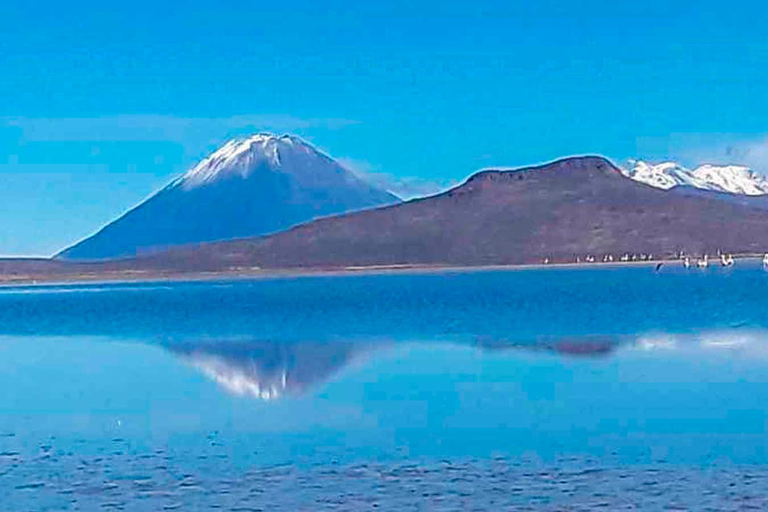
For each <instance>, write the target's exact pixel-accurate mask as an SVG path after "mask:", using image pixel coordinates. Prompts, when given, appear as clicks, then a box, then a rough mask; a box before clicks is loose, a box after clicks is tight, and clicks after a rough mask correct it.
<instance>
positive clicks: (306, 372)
mask: <svg viewBox="0 0 768 512" xmlns="http://www.w3.org/2000/svg"><path fill="white" fill-rule="evenodd" d="M165 348H167V349H168V350H169V351H171V352H172V353H173V354H175V355H176V356H178V357H180V358H181V359H183V360H184V361H186V362H187V363H189V364H191V365H192V366H194V367H196V368H198V369H199V370H200V371H202V372H203V373H204V374H205V375H206V376H207V377H209V378H210V379H212V380H214V381H215V382H217V383H218V384H219V385H221V386H222V387H223V388H224V389H226V390H227V391H229V392H230V393H233V394H235V395H241V396H251V397H254V398H261V399H263V400H272V399H275V398H279V397H282V396H284V395H298V394H301V393H303V392H305V391H306V390H307V389H308V388H309V387H311V386H313V385H314V384H316V383H319V382H323V381H325V380H327V379H329V378H330V377H331V376H332V375H333V374H334V373H336V372H338V371H339V370H341V369H342V368H344V367H345V366H346V365H348V364H349V363H350V362H351V360H352V358H353V357H354V356H355V355H356V354H358V353H361V352H363V351H366V350H368V348H370V345H367V344H362V343H348V342H329V343H319V342H300V343H281V342H274V341H236V342H232V341H219V342H213V341H209V342H205V343H174V344H168V345H165Z"/></svg>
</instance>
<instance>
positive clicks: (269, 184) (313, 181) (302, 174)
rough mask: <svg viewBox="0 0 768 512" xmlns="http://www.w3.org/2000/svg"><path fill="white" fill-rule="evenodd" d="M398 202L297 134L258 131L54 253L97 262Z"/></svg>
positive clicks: (253, 233)
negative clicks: (89, 235)
mask: <svg viewBox="0 0 768 512" xmlns="http://www.w3.org/2000/svg"><path fill="white" fill-rule="evenodd" d="M399 201H400V200H399V198H397V197H396V196H394V195H393V194H391V193H389V192H387V191H385V190H382V189H379V188H376V187H374V186H372V185H370V184H368V183H366V182H365V181H363V180H362V179H360V178H358V177H357V176H355V175H354V174H352V173H351V172H350V171H348V170H347V169H345V168H344V167H342V166H341V165H340V164H339V163H337V162H336V161H335V160H333V159H332V158H331V157H329V156H328V155H326V154H324V153H322V152H320V151H318V150H317V149H316V148H315V147H313V146H312V145H310V144H309V143H307V142H305V141H304V140H302V139H300V138H298V137H295V136H291V135H283V136H276V135H273V134H269V133H261V134H258V135H254V136H251V137H248V138H245V139H238V140H232V141H230V142H227V143H226V144H224V145H223V146H222V147H221V148H219V149H218V150H216V151H215V152H213V153H212V154H211V155H209V156H208V157H206V158H204V159H203V160H202V161H201V162H200V163H198V164H197V165H196V166H195V167H194V168H192V169H191V170H190V171H189V172H187V173H186V174H184V175H183V176H181V177H180V178H178V179H176V180H174V181H173V182H171V183H170V184H169V185H168V186H167V187H165V188H164V189H162V190H160V191H159V192H157V193H156V194H155V195H153V196H152V197H150V198H149V199H147V200H146V201H144V202H143V203H141V204H139V205H138V206H137V207H136V208H134V209H133V210H130V211H129V212H128V213H126V214H125V215H123V216H122V217H120V218H118V219H117V220H115V221H114V222H112V223H110V224H108V225H107V226H106V227H104V228H103V229H101V230H100V231H99V232H98V233H96V234H94V235H93V236H91V237H89V238H86V239H85V240H83V241H81V242H79V243H77V244H76V245H74V246H72V247H70V248H68V249H65V250H64V251H62V252H61V253H60V254H59V255H58V257H59V258H63V259H78V260H98V259H106V258H115V257H125V256H134V255H136V254H140V253H146V252H152V251H156V250H159V249H164V248H168V247H171V246H176V245H183V244H190V243H199V242H209V241H215V240H226V239H231V238H240V237H249V236H257V235H263V234H267V233H274V232H277V231H281V230H284V229H287V228H289V227H291V226H294V225H297V224H301V223H303V222H306V221H308V220H311V219H314V218H317V217H322V216H327V215H333V214H340V213H344V212H348V211H352V210H361V209H365V208H372V207H377V206H382V205H387V204H393V203H397V202H399Z"/></svg>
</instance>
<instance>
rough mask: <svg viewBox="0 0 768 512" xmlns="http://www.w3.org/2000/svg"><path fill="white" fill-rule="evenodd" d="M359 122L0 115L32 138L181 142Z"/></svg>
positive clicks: (258, 117)
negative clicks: (207, 136)
mask: <svg viewBox="0 0 768 512" xmlns="http://www.w3.org/2000/svg"><path fill="white" fill-rule="evenodd" d="M354 124H359V122H358V121H355V120H351V119H343V118H301V117H294V116H290V115H240V116H232V117H177V116H166V115H154V114H141V115H118V116H104V117H69V118H42V117H0V126H6V127H17V128H19V129H21V131H22V132H23V137H24V139H26V140H32V141H83V140H89V141H94V140H97V141H98V140H108V141H142V140H168V141H174V142H184V141H185V140H187V139H189V138H190V137H194V136H195V135H196V134H199V133H200V132H201V131H202V132H204V133H209V134H222V133H231V132H233V131H259V130H274V131H294V130H304V129H312V128H322V129H329V130H337V129H340V128H344V127H346V126H349V125H354Z"/></svg>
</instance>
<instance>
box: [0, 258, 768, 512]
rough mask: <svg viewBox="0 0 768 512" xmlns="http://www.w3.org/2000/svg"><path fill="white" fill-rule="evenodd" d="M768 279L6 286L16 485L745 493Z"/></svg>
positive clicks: (7, 506)
mask: <svg viewBox="0 0 768 512" xmlns="http://www.w3.org/2000/svg"><path fill="white" fill-rule="evenodd" d="M766 292H768V273H766V272H764V271H763V270H762V269H761V268H759V267H757V266H751V265H743V264H742V265H740V266H738V267H736V268H735V269H729V270H724V269H720V268H713V269H710V270H708V271H705V272H701V271H698V270H696V271H684V270H683V269H681V268H676V267H671V266H669V265H666V266H665V267H664V268H662V269H661V271H660V272H655V271H654V269H653V268H650V267H636V268H612V269H605V268H601V269H598V268H591V269H590V268H587V269H579V270H564V269H554V268H553V269H544V270H538V271H534V270H531V271H528V270H525V271H523V270H520V271H480V272H448V273H430V274H424V275H417V274H393V275H357V276H348V277H302V278H293V279H287V278H286V279H264V280H253V281H230V282H204V283H203V282H198V283H149V284H119V285H80V286H77V285H70V286H49V287H19V288H4V289H0V490H3V488H5V490H6V491H8V493H9V495H12V496H13V500H12V501H8V500H4V501H3V504H2V505H1V506H0V509H1V510H36V509H38V508H39V509H47V508H58V509H64V510H69V509H72V510H89V509H91V508H93V509H102V510H103V509H104V508H105V507H106V508H109V507H112V506H114V507H115V508H122V509H125V510H160V509H162V508H163V507H170V508H174V507H176V506H177V505H178V507H180V508H183V509H184V510H187V509H197V508H199V509H201V510H202V509H207V507H208V506H209V505H215V504H217V503H218V504H221V503H223V501H222V500H224V501H226V500H228V499H231V500H235V501H236V504H232V503H235V502H234V501H233V502H232V503H229V502H227V503H229V505H227V506H228V507H230V508H237V506H243V507H246V508H244V509H247V508H248V507H251V508H253V509H258V508H264V509H268V510H277V509H281V507H282V509H285V510H295V509H301V508H302V507H306V509H307V510H316V509H320V508H345V507H346V508H347V509H350V510H360V509H367V508H368V507H373V505H374V504H379V505H382V506H385V508H386V507H387V506H388V507H389V509H402V507H403V506H405V505H406V504H408V505H409V506H416V504H419V503H421V504H425V503H430V504H431V505H430V506H432V507H433V508H437V509H457V510H459V509H463V508H466V507H467V503H472V504H474V505H477V504H480V505H478V506H479V507H480V508H481V509H482V508H493V507H495V506H498V505H499V504H500V503H506V505H504V506H508V507H510V508H514V507H516V506H518V505H519V506H521V507H522V506H524V505H525V503H531V500H533V499H534V498H536V499H539V498H540V499H541V500H544V501H541V503H540V505H541V507H543V508H546V507H552V508H553V509H558V508H557V507H558V506H559V505H558V503H560V502H559V501H558V500H559V499H564V498H567V497H568V496H570V498H571V501H568V502H569V503H573V502H574V501H573V500H575V499H577V498H578V497H581V498H579V499H581V503H582V504H583V505H584V507H586V509H590V507H591V505H590V504H592V505H594V504H595V503H598V502H599V500H600V499H601V496H602V499H603V500H604V501H605V500H608V501H607V502H608V504H609V505H607V506H611V507H614V506H615V505H616V504H617V503H620V502H621V500H623V499H625V498H626V496H628V495H632V496H635V498H636V503H640V504H642V505H643V508H648V509H652V508H653V506H656V505H658V506H659V507H662V506H668V505H670V503H672V502H673V501H674V500H678V501H679V500H682V501H683V502H685V500H689V503H692V502H698V501H700V500H701V499H703V498H702V493H707V492H708V493H709V495H708V496H710V497H711V498H712V499H713V500H714V499H715V498H717V497H722V496H727V494H728V492H736V491H734V489H733V488H730V490H729V489H728V487H727V486H726V487H724V488H723V491H722V493H720V492H719V490H718V489H719V487H718V486H722V485H725V484H724V483H723V482H736V483H737V484H738V485H736V490H737V491H738V493H740V494H739V496H740V497H741V498H743V497H744V496H749V495H750V493H751V492H753V491H751V490H749V489H754V486H759V485H763V487H765V486H764V484H763V483H762V482H763V481H764V479H766V478H768V477H767V476H766V474H764V473H763V466H764V465H765V464H766V462H768V453H766V448H765V447H766V445H768V435H767V434H766V418H767V417H768V414H767V413H768V373H767V372H766V370H768V336H766V333H768V294H767V293H766ZM531 468H536V469H535V470H533V469H531ZM542 468H545V469H542ZM745 468H746V469H745ZM585 470H588V471H587V472H586V473H585ZM453 472H455V475H454V473H453ZM541 472H544V473H546V474H547V475H550V476H551V475H559V476H558V477H557V482H559V484H558V485H556V486H552V485H549V484H548V482H549V480H547V478H544V477H542V476H541V474H540V473H541ZM665 472H667V473H665ZM766 473H768V472H766ZM447 474H450V475H454V476H452V477H451V478H454V477H456V478H460V479H465V480H466V479H469V481H475V483H474V484H472V485H469V486H468V487H466V486H465V487H466V488H464V487H462V485H463V484H461V482H459V481H457V482H456V485H455V486H453V487H452V486H448V487H440V485H443V486H444V485H445V481H446V478H448V477H447V476H446V475H447ZM659 474H674V475H678V476H679V475H683V476H684V480H683V481H682V482H681V481H680V480H675V479H670V478H666V479H664V478H660V477H659V476H658V475H659ZM473 475H474V476H473ZM744 475H751V476H750V478H751V480H749V482H747V483H745V482H746V481H745V480H744V478H745V476H744ZM681 478H682V477H681ZM253 479H256V480H258V482H257V483H253V481H252V480H253ZM585 479H586V483H584V480H585ZM649 479H650V480H649ZM394 481H397V482H400V484H402V485H398V486H394V487H397V488H400V489H410V490H412V491H413V492H411V491H410V490H409V491H408V492H407V493H406V494H404V495H397V493H396V492H395V491H394V490H391V489H389V487H391V486H392V485H393V484H392V482H394ZM462 481H464V480H462ZM477 481H480V482H483V483H485V484H488V485H490V486H491V487H489V488H488V489H485V490H481V489H482V485H480V484H478V483H477ZM520 481H526V482H527V484H526V486H525V487H524V490H521V491H519V492H517V493H515V492H512V491H513V490H514V488H516V486H519V482H520ZM648 481H653V482H656V484H648V483H647V482H648ZM765 481H768V480H765ZM243 482H250V484H249V485H245V484H244V483H243ZM313 482H315V484H313ZM318 482H322V484H319V483H318ZM343 482H347V484H348V485H351V486H352V487H349V488H347V490H348V491H349V492H350V493H352V494H350V495H347V498H346V499H345V501H343V502H333V499H338V497H337V495H338V494H339V492H341V491H338V489H336V487H335V486H341V488H345V487H344V486H345V485H347V484H344V483H343ZM515 482H518V483H515ZM579 482H581V483H580V484H579ZM644 482H645V483H644ZM465 483H466V482H465ZM550 483H551V482H550ZM629 483H633V485H635V487H632V488H631V489H625V488H623V487H622V485H624V484H627V485H629ZM438 484H439V485H438ZM491 484H492V485H491ZM563 485H565V486H566V487H565V488H564V487H563ZM568 485H570V486H571V487H568ZM579 485H581V487H579ZM646 485H651V488H653V486H654V485H657V486H658V485H662V487H661V491H659V490H658V489H656V488H653V489H652V491H653V492H650V491H649V493H645V492H644V491H643V489H646V487H644V486H646ZM745 485H746V486H747V487H744V486H745ZM749 485H752V487H749ZM435 486H437V487H435ZM494 486H495V487H494ZM574 486H575V487H574ZM584 486H586V487H584ZM665 486H666V487H665ZM732 487H733V486H732ZM748 487H749V488H748ZM246 488H247V489H249V490H248V491H247V492H246V491H244V490H243V489H246ZM254 488H255V489H262V492H260V493H258V492H255V491H254V492H252V491H253V489H254ZM353 488H354V492H353V491H352V490H350V489H353ZM491 488H497V491H498V495H499V498H498V500H496V501H493V500H491V501H489V500H490V497H491V496H494V492H492V491H491ZM583 488H586V489H588V491H589V492H585V493H582V494H583V496H582V494H579V493H580V492H581V491H579V489H583ZM227 489H229V490H228V491H227V492H223V491H224V490H227ZM235 489H237V491H236V490H235ZM334 489H336V490H334ZM387 489H389V490H387ZM430 489H431V490H430ZM435 489H442V490H440V491H439V492H438V491H436V490H435ZM461 489H463V490H461ZM563 489H566V490H563ZM567 489H570V490H569V491H568V490H567ZM622 489H623V490H622ZM459 490H461V492H459ZM337 491H338V492H337ZM454 491H456V492H454ZM403 492H405V491H403ZM243 493H244V494H243ZM424 493H427V494H428V496H426V497H425V496H423V494H424ZM430 493H431V494H430ZM462 493H463V494H462ZM467 493H469V494H467ZM473 493H475V494H473ZM531 493H533V494H531ZM568 493H570V494H568ZM0 494H2V493H0ZM342 494H344V493H342ZM441 494H445V495H446V496H448V495H450V496H451V499H448V498H446V500H447V501H445V500H443V499H442V498H440V499H438V501H434V499H437V498H439V496H440V495H441ZM596 495H597V497H596ZM224 496H226V498H225V497H224ZM429 496H431V498H429ZM611 496H614V497H615V499H616V500H619V501H615V500H614V501H611V498H610V497H611ZM510 497H513V498H515V499H517V500H518V501H519V503H518V504H517V505H516V504H515V502H504V501H503V500H504V499H507V500H508V499H512V498H510ZM537 497H538V498H537ZM433 498H434V499H433ZM741 498H740V499H741ZM649 499H652V500H655V501H642V500H649ZM328 500H330V501H328ZM392 500H400V501H392ZM451 500H453V501H451ZM499 500H502V501H499ZM596 500H597V501H596ZM691 500H692V501H691ZM513 501H514V500H513ZM577 501H578V500H577ZM727 502H728V501H727V500H726V501H724V502H723V503H727ZM105 504H106V505H105ZM110 504H111V505H110ZM237 504H239V505H237ZM474 505H473V506H474ZM652 505H653V506H652ZM595 506H597V505H595ZM604 506H606V505H604ZM713 506H714V505H713Z"/></svg>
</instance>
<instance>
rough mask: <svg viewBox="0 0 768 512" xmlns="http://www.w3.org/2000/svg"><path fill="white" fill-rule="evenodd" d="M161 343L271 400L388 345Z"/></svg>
mask: <svg viewBox="0 0 768 512" xmlns="http://www.w3.org/2000/svg"><path fill="white" fill-rule="evenodd" d="M621 344H622V343H621V341H619V340H618V339H616V338H607V337H584V338H561V339H552V340H537V341H536V342H533V343H531V342H527V343H523V342H514V341H508V340H498V339H485V338H478V339H477V340H476V342H475V343H473V344H472V345H471V346H474V347H475V348H479V349H480V350H483V351H489V352H501V351H504V352H512V351H526V352H551V353H555V354H559V355H563V356H568V357H599V356H607V355H609V354H610V353H612V352H613V351H614V350H615V349H617V348H618V347H619V346H621ZM451 345H461V343H460V342H455V343H451ZM164 346H165V348H166V349H168V350H169V351H170V352H172V353H173V354H174V355H176V356H177V357H179V358H181V359H182V360H184V361H185V362H187V363H188V364H190V365H192V366H194V367H195V368H197V369H199V370H200V371H201V372H202V373H203V374H205V375H206V376H207V377H208V378H210V379H211V380H213V381H215V382H216V383H218V384H219V385H220V386H222V387H223V388H224V389H225V390H227V391H228V392H230V393H232V394H235V395H239V396H250V397H254V398H259V399H262V400H273V399H276V398H280V397H283V396H290V395H293V396H296V395H300V394H303V393H305V392H306V391H308V390H309V389H310V388H312V387H313V386H316V385H319V384H320V383H322V382H324V381H326V380H328V379H329V378H331V377H332V376H333V375H334V374H336V373H338V372H340V371H341V370H342V369H344V367H346V366H347V365H349V364H350V363H351V362H352V361H353V360H354V359H355V358H356V357H359V356H362V355H364V354H371V353H373V352H376V351H378V350H380V349H382V348H384V347H387V346H391V344H384V343H364V342H350V341H331V342H277V341H259V340H241V341H231V340H220V341H215V340H209V341H206V342H200V343H195V342H185V343H171V344H165V345H164Z"/></svg>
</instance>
